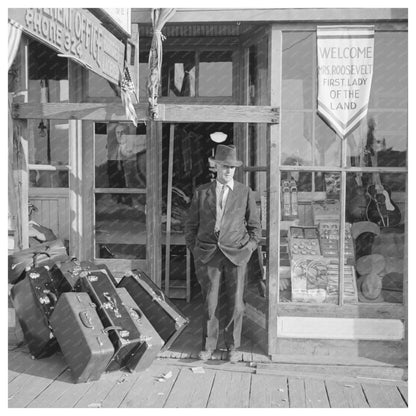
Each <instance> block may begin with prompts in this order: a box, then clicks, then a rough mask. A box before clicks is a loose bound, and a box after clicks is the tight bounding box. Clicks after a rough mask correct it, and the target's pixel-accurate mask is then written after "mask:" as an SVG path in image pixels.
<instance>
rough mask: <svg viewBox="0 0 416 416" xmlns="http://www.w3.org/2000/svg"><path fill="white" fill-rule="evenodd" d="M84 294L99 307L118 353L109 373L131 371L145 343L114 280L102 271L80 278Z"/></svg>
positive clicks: (113, 359)
mask: <svg viewBox="0 0 416 416" xmlns="http://www.w3.org/2000/svg"><path fill="white" fill-rule="evenodd" d="M79 282H80V288H81V289H80V290H81V291H83V292H87V293H88V294H89V295H90V297H91V299H92V301H93V302H94V303H95V304H96V306H97V313H98V316H99V317H100V319H101V322H102V323H103V326H104V327H105V328H107V329H108V335H109V337H110V340H111V342H112V344H113V346H114V349H115V353H114V356H113V358H112V359H111V361H110V363H109V364H108V366H107V368H106V371H114V370H119V369H123V368H127V365H128V362H129V360H130V358H131V356H132V355H134V354H135V351H136V350H137V349H138V348H139V347H140V345H141V344H142V342H143V340H142V337H141V336H140V332H139V330H138V329H137V325H136V323H135V322H134V320H133V318H132V316H131V315H130V313H129V312H128V310H127V309H126V308H125V307H124V306H123V304H122V301H121V299H120V297H119V295H118V293H117V291H116V287H115V286H114V284H113V282H112V281H111V279H110V277H109V276H108V275H107V273H105V272H104V271H101V270H95V271H91V272H83V273H81V276H80V278H79Z"/></svg>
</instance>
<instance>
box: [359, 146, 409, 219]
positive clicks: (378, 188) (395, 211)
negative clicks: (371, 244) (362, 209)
mask: <svg viewBox="0 0 416 416" xmlns="http://www.w3.org/2000/svg"><path fill="white" fill-rule="evenodd" d="M371 162H372V166H373V167H377V152H374V154H373V155H372V156H371ZM367 194H368V196H369V198H370V201H369V203H368V205H367V219H368V221H371V222H374V223H376V224H378V225H379V226H380V227H394V226H396V225H398V224H399V223H400V220H401V213H400V210H399V207H398V206H397V205H396V204H395V203H394V201H393V200H392V199H391V190H390V188H388V187H387V186H386V185H383V184H382V183H381V179H380V174H379V173H378V172H377V173H373V184H372V185H369V186H368V187H367Z"/></svg>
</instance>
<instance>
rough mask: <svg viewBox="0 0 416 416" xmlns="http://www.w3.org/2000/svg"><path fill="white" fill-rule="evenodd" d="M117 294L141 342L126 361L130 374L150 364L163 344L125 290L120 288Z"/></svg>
mask: <svg viewBox="0 0 416 416" xmlns="http://www.w3.org/2000/svg"><path fill="white" fill-rule="evenodd" d="M117 293H118V294H119V296H120V299H121V301H122V304H123V306H124V307H125V308H126V309H127V310H128V312H129V313H130V315H131V317H132V318H133V321H134V322H135V323H136V325H137V329H138V330H139V332H140V337H141V340H142V343H141V345H140V346H139V348H138V349H137V350H135V352H134V354H132V355H131V357H130V359H129V360H128V361H127V364H126V368H127V369H128V370H129V371H131V372H133V371H143V370H145V369H146V368H148V367H149V366H150V365H151V364H152V362H153V361H154V359H155V358H156V357H157V354H158V353H159V352H160V350H161V349H162V347H163V344H164V342H163V340H162V338H161V337H160V336H159V334H158V333H157V332H156V330H155V329H154V328H153V326H152V325H151V323H150V322H149V320H148V319H147V318H146V316H145V315H144V314H143V312H142V310H141V309H140V308H139V306H138V305H137V304H136V302H135V301H134V300H133V298H132V297H131V296H130V295H129V292H127V289H126V288H124V287H120V288H118V289H117Z"/></svg>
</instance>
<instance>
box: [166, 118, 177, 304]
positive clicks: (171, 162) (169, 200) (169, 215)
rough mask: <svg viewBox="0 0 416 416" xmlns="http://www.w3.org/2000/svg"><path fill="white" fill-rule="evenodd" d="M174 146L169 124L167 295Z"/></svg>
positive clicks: (167, 288) (172, 128)
mask: <svg viewBox="0 0 416 416" xmlns="http://www.w3.org/2000/svg"><path fill="white" fill-rule="evenodd" d="M174 147H175V125H174V124H171V125H170V132H169V160H168V190H167V196H166V198H167V201H166V245H165V293H166V296H167V297H169V285H170V231H171V223H172V179H173V150H174Z"/></svg>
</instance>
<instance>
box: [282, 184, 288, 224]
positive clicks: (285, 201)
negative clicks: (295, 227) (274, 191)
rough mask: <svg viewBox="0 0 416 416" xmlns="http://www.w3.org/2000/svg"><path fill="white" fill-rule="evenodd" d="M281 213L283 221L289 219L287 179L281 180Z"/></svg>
mask: <svg viewBox="0 0 416 416" xmlns="http://www.w3.org/2000/svg"><path fill="white" fill-rule="evenodd" d="M282 205H283V206H282V213H283V218H282V219H283V221H284V220H288V219H290V188H289V181H288V180H283V181H282Z"/></svg>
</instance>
